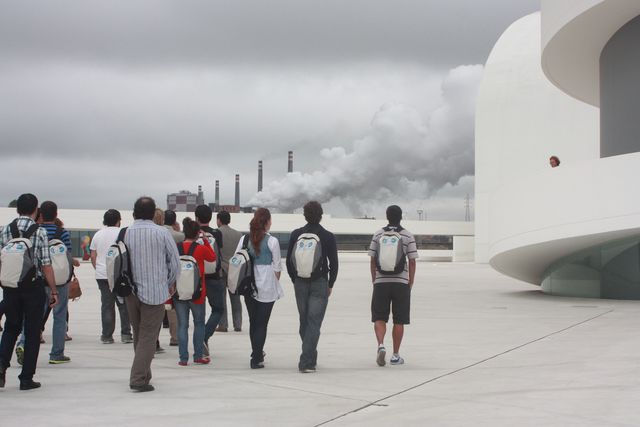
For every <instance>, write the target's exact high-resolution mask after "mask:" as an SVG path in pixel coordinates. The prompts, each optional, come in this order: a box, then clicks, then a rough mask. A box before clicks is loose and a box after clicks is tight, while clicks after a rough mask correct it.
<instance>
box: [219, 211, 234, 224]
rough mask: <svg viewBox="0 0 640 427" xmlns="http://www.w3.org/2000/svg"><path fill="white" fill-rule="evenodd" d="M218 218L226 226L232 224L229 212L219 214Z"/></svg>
mask: <svg viewBox="0 0 640 427" xmlns="http://www.w3.org/2000/svg"><path fill="white" fill-rule="evenodd" d="M217 218H218V219H219V220H220V222H221V223H222V224H224V225H229V223H230V222H231V215H229V212H227V211H220V212H218V215H217Z"/></svg>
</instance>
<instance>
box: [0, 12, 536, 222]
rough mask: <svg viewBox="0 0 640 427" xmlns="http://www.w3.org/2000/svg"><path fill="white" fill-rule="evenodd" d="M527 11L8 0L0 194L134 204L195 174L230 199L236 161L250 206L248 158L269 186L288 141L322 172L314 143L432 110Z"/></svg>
mask: <svg viewBox="0 0 640 427" xmlns="http://www.w3.org/2000/svg"><path fill="white" fill-rule="evenodd" d="M537 8H538V1H537V0H521V1H518V0H467V1H461V0H439V1H433V0H431V1H430V0H394V1H386V0H385V1H383V0H318V1H313V2H311V1H305V0H290V1H283V0H253V1H224V2H223V1H215V0H211V1H209V0H207V1H204V0H202V1H194V0H176V1H167V0H139V1H135V0H126V1H125V0H99V1H98V0H82V1H69V0H57V1H55V2H53V1H31V0H20V1H3V2H2V3H1V6H0V100H1V101H0V147H1V149H2V154H1V155H0V169H1V170H3V173H4V176H10V177H18V176H20V179H14V180H11V179H10V180H5V182H4V183H3V185H2V186H0V204H6V203H8V201H10V200H11V199H13V198H14V197H15V196H16V195H17V194H19V193H20V192H24V191H33V192H35V193H38V194H42V195H43V197H49V198H52V199H54V200H56V201H58V202H59V204H60V205H61V206H63V207H85V208H91V207H97V208H108V207H112V206H115V207H127V206H129V205H130V202H131V200H133V199H134V198H135V197H137V196H139V195H141V194H151V195H153V196H154V197H156V198H157V199H158V200H159V201H163V200H164V195H165V194H166V193H169V192H174V191H178V190H181V189H188V190H192V191H195V189H196V186H197V185H198V184H202V185H204V188H205V194H206V195H207V196H208V201H210V200H211V198H212V195H213V181H214V180H215V179H220V180H221V185H222V186H223V187H222V197H223V202H225V201H226V202H231V201H232V200H233V175H234V174H235V173H240V174H241V175H242V193H241V196H242V197H241V200H242V201H243V202H245V201H247V200H249V199H250V198H251V197H252V196H253V195H254V194H255V187H256V186H255V169H256V163H257V161H258V160H259V159H263V160H264V162H265V183H268V182H270V181H275V180H277V179H280V178H282V175H283V173H284V171H285V167H286V152H287V150H289V149H293V150H295V155H296V160H295V170H296V171H301V172H305V171H307V172H312V171H316V170H318V167H319V164H320V161H319V159H318V155H317V153H318V152H320V150H321V149H323V148H327V147H344V148H345V149H346V150H347V151H351V150H352V149H353V145H354V141H357V140H359V139H360V138H362V137H363V136H365V135H366V134H367V132H368V130H369V128H370V124H371V117H372V116H373V115H374V114H375V112H376V111H378V110H379V109H380V107H381V106H382V105H384V104H387V103H398V104H402V105H406V106H409V107H410V108H411V109H412V110H414V111H415V114H417V115H419V116H421V117H423V118H425V117H429V116H430V114H431V113H432V112H433V110H434V109H435V108H437V107H438V105H440V104H441V97H442V93H441V89H440V85H441V83H442V79H443V77H444V76H445V75H446V74H447V73H448V71H449V69H451V68H455V67H457V66H459V65H461V64H482V63H484V61H485V59H486V57H487V55H488V53H489V51H490V49H491V47H492V46H493V44H494V43H495V41H496V40H497V37H498V36H499V35H500V33H501V32H502V31H504V29H505V28H506V27H507V26H508V25H509V24H510V23H511V22H513V21H514V20H515V19H517V18H518V17H520V16H523V15H525V14H528V13H529V12H531V11H533V10H535V9H537ZM470 123H471V121H469V123H466V124H465V126H466V125H469V124H470ZM466 149H468V150H472V141H471V140H469V143H468V147H466ZM25 164H28V165H30V167H31V169H30V171H29V173H27V174H24V173H21V171H22V170H23V168H22V166H21V165H25ZM54 166H55V167H54ZM53 171H58V172H59V173H57V174H56V176H52V173H53ZM61 171H63V172H61ZM464 182H465V185H466V187H465V188H467V189H468V188H469V186H470V185H472V183H470V182H469V181H464ZM114 189H115V191H114ZM465 191H466V190H465ZM413 193H414V191H412V194H413ZM415 193H416V194H417V193H425V192H424V191H421V190H420V189H416V191H415ZM47 195H48V196H47ZM458 205H459V203H458ZM372 209H373V208H372ZM443 209H444V208H443ZM458 210H459V209H458ZM442 212H444V210H442ZM443 215H444V214H443Z"/></svg>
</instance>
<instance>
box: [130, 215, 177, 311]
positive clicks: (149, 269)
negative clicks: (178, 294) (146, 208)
mask: <svg viewBox="0 0 640 427" xmlns="http://www.w3.org/2000/svg"><path fill="white" fill-rule="evenodd" d="M124 242H125V244H126V245H127V248H128V249H129V254H130V256H131V270H132V273H133V282H134V283H135V284H136V286H137V287H138V293H137V296H138V299H139V300H140V301H141V302H142V303H144V304H149V305H160V304H164V302H165V301H167V300H168V299H169V287H170V286H172V285H173V284H174V283H175V282H176V279H177V278H178V274H180V260H179V255H178V248H177V247H176V243H175V242H174V240H173V238H172V237H171V235H170V234H169V231H168V230H167V229H166V228H163V227H160V226H159V225H156V224H154V223H153V221H149V220H141V219H137V220H135V221H134V222H133V225H132V226H130V227H129V228H127V232H126V235H125V237H124Z"/></svg>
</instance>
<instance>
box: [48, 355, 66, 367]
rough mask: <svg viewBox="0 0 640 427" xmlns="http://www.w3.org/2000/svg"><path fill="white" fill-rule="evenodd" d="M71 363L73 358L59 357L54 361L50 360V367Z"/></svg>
mask: <svg viewBox="0 0 640 427" xmlns="http://www.w3.org/2000/svg"><path fill="white" fill-rule="evenodd" d="M69 362H71V358H70V357H69V356H59V357H55V358H53V359H49V364H50V365H60V364H62V363H69Z"/></svg>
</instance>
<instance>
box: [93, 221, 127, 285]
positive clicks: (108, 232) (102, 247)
mask: <svg viewBox="0 0 640 427" xmlns="http://www.w3.org/2000/svg"><path fill="white" fill-rule="evenodd" d="M118 233H120V228H119V227H106V228H103V229H102V230H98V232H97V233H96V234H95V235H94V236H93V239H91V245H90V246H89V249H91V251H92V252H93V251H95V252H96V279H106V278H107V252H108V251H109V247H110V246H111V245H113V244H114V243H115V242H116V239H117V238H118Z"/></svg>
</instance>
